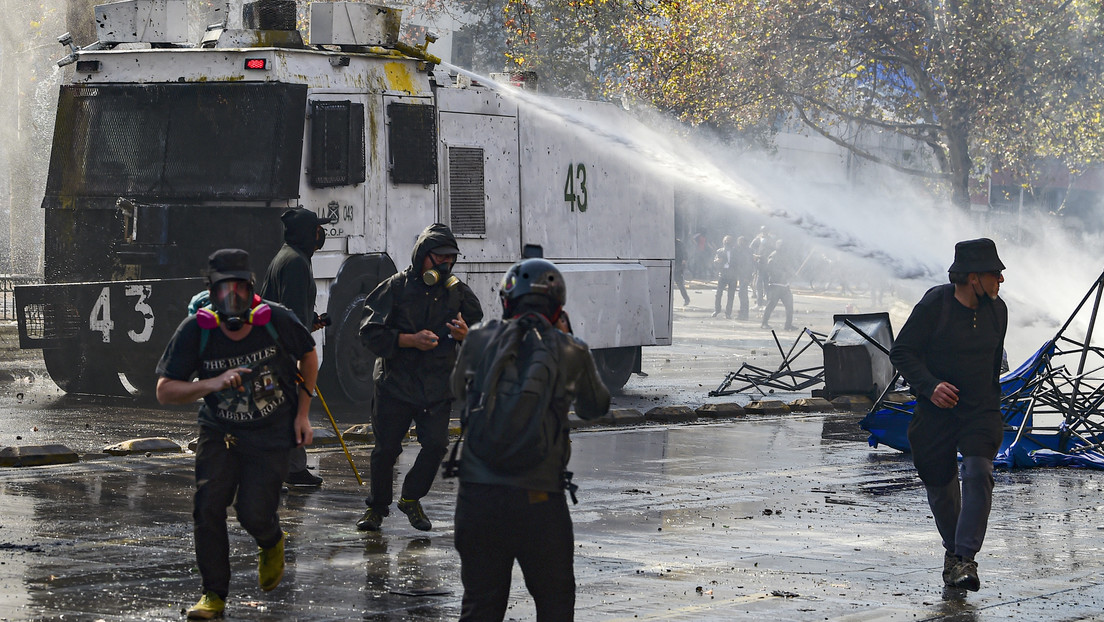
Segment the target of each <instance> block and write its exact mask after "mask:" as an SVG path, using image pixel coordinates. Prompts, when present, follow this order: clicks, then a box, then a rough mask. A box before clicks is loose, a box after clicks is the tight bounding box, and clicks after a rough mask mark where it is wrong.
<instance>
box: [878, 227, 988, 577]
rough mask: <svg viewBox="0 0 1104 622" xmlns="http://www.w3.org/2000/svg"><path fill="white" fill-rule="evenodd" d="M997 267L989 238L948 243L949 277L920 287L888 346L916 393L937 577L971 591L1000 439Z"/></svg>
mask: <svg viewBox="0 0 1104 622" xmlns="http://www.w3.org/2000/svg"><path fill="white" fill-rule="evenodd" d="M1003 270H1004V264H1003V263H1001V260H1000V258H999V257H998V256H997V246H996V244H994V243H993V241H992V240H990V239H988V238H979V239H976V240H966V241H963V242H959V243H958V244H956V245H955V258H954V263H952V264H951V267H950V269H949V271H948V278H949V280H950V283H949V284H946V285H939V286H936V287H933V288H931V289H929V290H928V292H927V293H926V294H924V297H923V298H922V299H921V300H920V302H919V303H917V304H916V307H914V308H913V310H912V314H911V315H910V316H909V318H908V320H907V321H906V322H905V325H904V326H902V327H901V332H900V334H898V335H897V339H896V340H895V341H894V343H893V348H892V350H891V351H890V355H889V358H890V361H892V362H893V365H894V366H896V367H897V370H898V371H900V372H901V375H902V376H904V377H905V380H907V381H908V383H909V386H910V387H911V389H912V393H913V394H914V395H915V396H916V407H915V409H914V411H913V416H912V421H911V422H910V423H909V427H908V440H909V445H910V446H911V449H912V459H913V463H914V464H915V465H916V473H917V475H919V476H920V480H921V481H923V482H924V488H925V489H926V491H927V497H928V505H929V506H930V507H931V511H932V517H933V518H934V519H935V526H936V529H937V530H938V531H939V535H940V537H941V538H942V539H943V548H944V555H943V583H944V585H946V586H947V587H953V588H964V589H967V590H972V591H977V590H978V589H980V587H981V581H980V580H979V579H978V574H977V562H976V561H975V555H977V553H978V551H980V550H981V544H982V541H983V540H984V539H985V530H986V527H987V525H988V522H989V510H990V508H991V507H992V504H993V458H994V457H996V455H997V450H999V449H1000V445H1001V441H1002V440H1003V429H1004V425H1003V421H1002V417H1001V410H1000V401H1001V388H1000V369H1001V361H1002V359H1003V352H1004V337H1005V333H1006V331H1007V329H1008V307H1007V306H1006V305H1005V303H1004V301H1003V300H1001V299H1000V297H999V295H998V293H999V291H1000V284H1001V283H1003V282H1004V276H1003ZM959 453H961V454H962V467H961V482H960V481H959V465H958V454H959Z"/></svg>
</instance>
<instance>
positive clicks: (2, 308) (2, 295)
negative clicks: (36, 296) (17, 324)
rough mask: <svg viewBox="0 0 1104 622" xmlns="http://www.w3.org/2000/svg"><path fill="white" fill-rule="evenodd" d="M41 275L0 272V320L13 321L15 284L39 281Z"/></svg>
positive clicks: (30, 283) (28, 283)
mask: <svg viewBox="0 0 1104 622" xmlns="http://www.w3.org/2000/svg"><path fill="white" fill-rule="evenodd" d="M41 282H42V277H40V276H31V275H27V274H0V321H11V322H14V321H15V319H16V317H15V286H16V285H33V284H35V283H41Z"/></svg>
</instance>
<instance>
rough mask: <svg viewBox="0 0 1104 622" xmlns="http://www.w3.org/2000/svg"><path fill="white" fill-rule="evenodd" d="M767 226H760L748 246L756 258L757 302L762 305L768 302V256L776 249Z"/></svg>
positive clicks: (755, 288)
mask: <svg viewBox="0 0 1104 622" xmlns="http://www.w3.org/2000/svg"><path fill="white" fill-rule="evenodd" d="M771 237H772V236H771V234H770V232H769V231H768V230H767V226H766V225H763V226H761V227H759V233H757V234H755V237H754V238H752V240H751V243H750V244H748V248H749V249H750V250H751V255H752V257H753V258H754V259H755V286H754V291H755V303H756V304H757V305H758V306H760V307H762V306H763V305H765V304H766V303H767V280H768V279H767V258H768V257H770V253H771V251H772V250H774V242H773V241H772V240H771Z"/></svg>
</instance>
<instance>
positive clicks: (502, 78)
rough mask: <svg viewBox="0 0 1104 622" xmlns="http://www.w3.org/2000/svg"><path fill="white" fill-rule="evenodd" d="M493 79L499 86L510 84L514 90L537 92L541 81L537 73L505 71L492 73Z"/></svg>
mask: <svg viewBox="0 0 1104 622" xmlns="http://www.w3.org/2000/svg"><path fill="white" fill-rule="evenodd" d="M491 79H492V80H494V81H495V82H498V83H499V84H509V85H510V86H512V87H514V88H519V89H525V90H527V91H536V90H537V85H538V82H539V80H538V79H537V72H535V71H504V72H500V73H492V74H491Z"/></svg>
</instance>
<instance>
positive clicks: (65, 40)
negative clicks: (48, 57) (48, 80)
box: [57, 32, 80, 67]
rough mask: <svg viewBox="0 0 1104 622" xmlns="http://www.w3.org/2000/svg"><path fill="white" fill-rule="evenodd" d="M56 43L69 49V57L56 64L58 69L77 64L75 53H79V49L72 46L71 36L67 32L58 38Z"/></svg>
mask: <svg viewBox="0 0 1104 622" xmlns="http://www.w3.org/2000/svg"><path fill="white" fill-rule="evenodd" d="M58 43H60V44H62V45H64V46H66V47H68V48H69V55H68V56H66V57H65V58H63V59H61V60H59V61H58V62H57V65H58V67H64V66H66V65H72V64H73V63H75V62H77V53H78V52H80V48H79V47H77V46H76V45H74V44H73V35H72V34H70V33H68V32H67V33H65V34H63V35H61V36H60V37H58Z"/></svg>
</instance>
